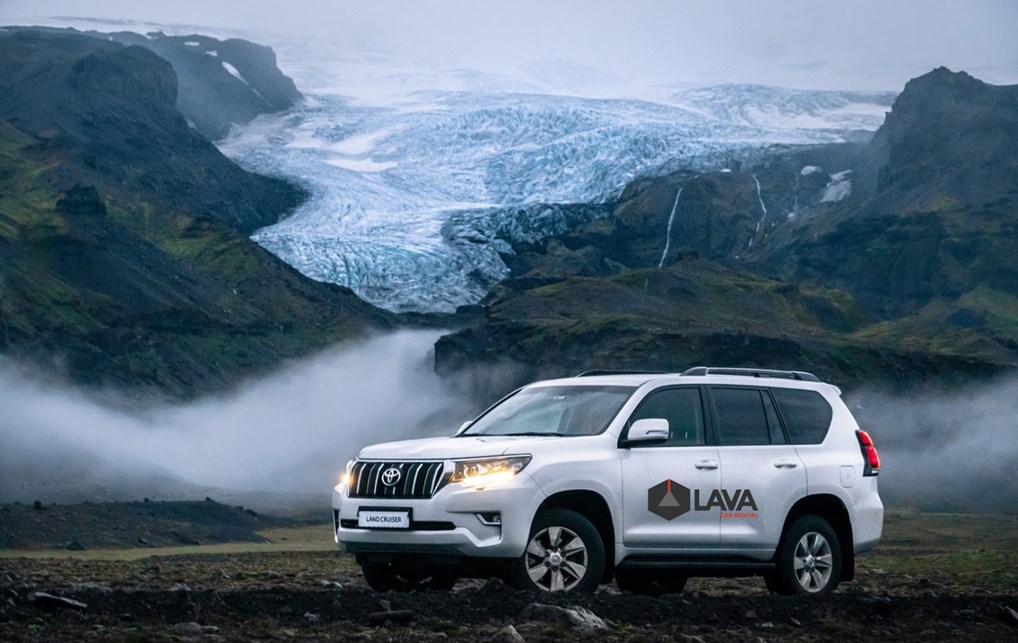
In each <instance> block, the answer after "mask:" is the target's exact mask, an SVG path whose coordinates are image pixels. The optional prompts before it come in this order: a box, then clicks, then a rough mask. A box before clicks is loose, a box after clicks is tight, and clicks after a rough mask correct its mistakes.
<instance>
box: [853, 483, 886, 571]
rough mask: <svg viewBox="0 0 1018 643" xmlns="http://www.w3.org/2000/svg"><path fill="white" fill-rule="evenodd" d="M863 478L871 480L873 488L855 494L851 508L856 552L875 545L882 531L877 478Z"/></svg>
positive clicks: (867, 549) (882, 511) (881, 511)
mask: <svg viewBox="0 0 1018 643" xmlns="http://www.w3.org/2000/svg"><path fill="white" fill-rule="evenodd" d="M863 480H871V481H872V483H871V484H872V485H873V489H872V492H871V493H864V494H860V495H859V496H857V498H858V500H857V502H856V504H855V506H854V507H853V510H852V513H853V514H854V515H853V516H852V541H853V542H854V544H855V553H857V554H861V553H863V552H867V551H869V550H871V549H873V548H874V547H876V546H877V544H878V543H879V542H880V537H881V535H882V534H883V532H884V503H883V502H881V501H880V496H879V495H878V494H877V478H876V477H872V478H863Z"/></svg>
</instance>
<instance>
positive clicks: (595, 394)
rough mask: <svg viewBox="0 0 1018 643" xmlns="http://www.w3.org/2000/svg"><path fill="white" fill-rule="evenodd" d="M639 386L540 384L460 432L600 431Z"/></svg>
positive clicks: (592, 432)
mask: <svg viewBox="0 0 1018 643" xmlns="http://www.w3.org/2000/svg"><path fill="white" fill-rule="evenodd" d="M635 390H636V389H635V388H633V387H628V386H538V387H534V388H525V389H521V390H520V391H517V392H516V393H515V394H514V395H512V396H510V397H508V398H506V399H505V400H503V401H502V402H501V403H499V404H497V405H496V406H494V407H492V408H491V409H489V410H488V411H487V413H485V414H484V415H482V416H481V417H480V418H478V419H477V421H475V422H474V423H473V424H471V425H470V426H469V427H468V428H467V430H466V431H464V432H463V433H461V434H460V435H464V436H466V435H559V436H569V435H596V434H598V433H601V432H602V431H604V430H605V429H606V428H608V425H609V424H610V423H611V421H612V419H614V418H615V415H616V414H618V412H619V409H621V408H622V405H623V404H625V403H626V400H628V399H629V396H630V395H632V394H633V391H635Z"/></svg>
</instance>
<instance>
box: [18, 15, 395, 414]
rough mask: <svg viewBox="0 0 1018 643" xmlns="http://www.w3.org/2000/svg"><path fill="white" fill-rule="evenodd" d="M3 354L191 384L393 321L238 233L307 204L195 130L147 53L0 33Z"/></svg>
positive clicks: (71, 38) (223, 381)
mask: <svg viewBox="0 0 1018 643" xmlns="http://www.w3.org/2000/svg"><path fill="white" fill-rule="evenodd" d="M0 61H2V62H0V351H2V353H4V354H6V355H8V356H11V357H14V358H16V359H18V360H19V361H23V362H30V363H35V364H40V363H41V364H49V365H52V366H54V367H56V369H57V370H59V371H63V372H64V373H65V374H67V375H68V376H69V377H70V378H72V379H73V380H75V381H80V382H87V383H89V384H92V385H97V384H98V385H101V384H104V383H115V384H118V385H123V386H124V387H126V388H128V389H133V390H137V389H139V388H154V389H159V390H160V391H162V392H166V393H170V394H172V395H179V396H190V395H195V394H198V393H200V392H204V391H209V390H214V389H218V388H221V387H223V386H225V385H228V384H230V383H233V382H235V381H237V380H238V379H239V378H240V377H242V376H244V375H249V374H250V373H251V372H252V371H258V370H264V369H266V368H268V367H271V366H273V365H276V364H278V363H279V362H280V361H281V360H283V359H286V358H288V357H294V356H298V355H304V354H307V353H308V352H309V351H312V350H315V349H316V348H320V347H323V346H326V345H328V344H330V343H332V342H335V341H338V340H340V339H342V338H345V337H349V336H351V335H354V334H359V333H362V332H364V331H365V330H366V329H368V328H371V327H377V326H379V325H380V326H388V325H389V324H390V323H391V318H390V316H389V315H387V314H385V313H383V312H381V311H378V310H377V309H374V308H373V307H371V306H369V305H367V304H364V303H362V302H361V301H360V300H358V299H357V298H356V297H355V296H354V295H353V294H352V293H351V292H350V291H349V290H347V289H344V288H340V287H335V286H329V285H324V284H319V283H316V282H312V281H310V280H308V279H306V278H305V277H303V276H302V275H300V274H299V273H298V272H296V271H295V270H293V269H291V268H290V267H288V266H286V265H285V264H283V263H282V262H281V261H279V260H278V259H277V258H276V257H274V256H272V255H271V254H269V253H268V252H266V251H265V250H263V249H262V248H261V247H259V246H257V245H256V244H254V243H253V242H251V241H250V240H249V239H248V238H247V233H249V232H250V231H251V230H253V229H255V228H257V227H260V226H262V225H265V224H266V223H269V222H272V221H275V220H277V219H278V218H279V217H280V216H282V215H283V214H285V213H286V212H287V210H289V209H290V208H292V207H293V206H295V205H296V204H297V203H299V202H300V201H301V199H302V198H303V193H302V191H301V190H300V189H298V188H296V187H294V186H292V185H290V184H288V183H286V182H283V181H280V180H277V179H270V178H266V177H261V176H257V175H254V174H251V173H249V172H246V171H244V170H242V169H241V168H239V167H238V166H236V165H235V164H234V163H232V162H231V161H229V160H228V159H226V158H225V157H224V156H223V155H222V154H220V153H219V151H218V150H216V148H215V147H214V146H213V145H212V144H211V143H209V142H208V141H207V140H206V139H204V138H203V137H201V136H200V135H199V134H198V133H196V132H195V131H194V130H193V129H191V128H190V127H188V125H187V123H186V121H185V119H184V117H183V116H182V115H181V114H180V112H179V111H177V109H176V107H175V99H176V96H177V80H176V78H177V77H176V75H175V73H174V71H173V69H172V67H171V66H170V64H169V63H167V62H166V61H164V60H162V59H161V58H159V57H158V56H156V55H155V54H154V53H152V52H151V51H149V50H147V49H144V48H141V47H136V46H127V47H125V46H123V45H121V44H119V43H115V42H109V41H100V40H97V39H95V38H90V37H85V36H81V35H76V34H68V33H48V32H46V31H40V30H13V31H9V32H6V33H2V34H0Z"/></svg>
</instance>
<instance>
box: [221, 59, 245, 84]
mask: <svg viewBox="0 0 1018 643" xmlns="http://www.w3.org/2000/svg"><path fill="white" fill-rule="evenodd" d="M222 64H223V69H225V70H226V71H228V72H229V73H230V75H231V76H233V77H234V78H236V79H237V80H239V81H240V82H242V83H244V84H245V85H246V84H247V81H246V80H244V77H243V76H241V75H240V72H239V71H237V68H236V67H234V66H233V65H231V64H230V63H228V62H226V61H225V60H224V61H223V63H222Z"/></svg>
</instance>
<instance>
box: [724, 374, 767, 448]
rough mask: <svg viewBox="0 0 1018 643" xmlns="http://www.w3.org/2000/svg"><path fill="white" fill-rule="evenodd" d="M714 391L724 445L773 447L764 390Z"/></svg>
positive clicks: (732, 389) (729, 389) (733, 389)
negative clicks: (763, 445)
mask: <svg viewBox="0 0 1018 643" xmlns="http://www.w3.org/2000/svg"><path fill="white" fill-rule="evenodd" d="M711 392H712V393H713V395H714V408H716V409H717V416H718V430H719V431H720V432H721V446H739V445H748V444H771V428H770V426H769V423H768V422H767V414H766V413H765V411H764V405H763V397H762V396H761V394H760V391H758V390H756V389H748V388H712V389H711ZM781 441H782V442H783V441H784V440H781Z"/></svg>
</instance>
